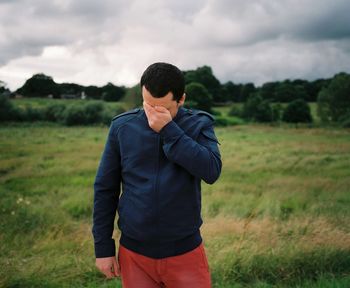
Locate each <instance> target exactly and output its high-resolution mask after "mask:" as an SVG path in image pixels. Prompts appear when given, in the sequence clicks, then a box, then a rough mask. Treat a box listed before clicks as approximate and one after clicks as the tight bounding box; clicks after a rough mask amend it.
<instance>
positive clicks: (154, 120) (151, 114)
mask: <svg viewBox="0 0 350 288" xmlns="http://www.w3.org/2000/svg"><path fill="white" fill-rule="evenodd" d="M143 108H144V109H145V113H146V116H147V119H148V125H149V126H150V127H151V128H152V129H153V130H154V131H155V132H157V133H159V131H160V130H161V129H162V128H163V127H164V126H165V125H166V124H168V123H169V122H170V121H171V120H172V117H171V114H170V112H169V111H168V109H166V108H164V107H162V106H154V107H152V106H151V105H149V104H148V103H146V102H145V101H143Z"/></svg>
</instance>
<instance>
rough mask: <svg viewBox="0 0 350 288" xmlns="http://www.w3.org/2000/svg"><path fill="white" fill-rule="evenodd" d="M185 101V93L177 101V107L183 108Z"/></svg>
mask: <svg viewBox="0 0 350 288" xmlns="http://www.w3.org/2000/svg"><path fill="white" fill-rule="evenodd" d="M185 100H186V93H184V94H183V95H182V96H181V98H180V99H179V102H178V103H179V106H183V105H184V103H185Z"/></svg>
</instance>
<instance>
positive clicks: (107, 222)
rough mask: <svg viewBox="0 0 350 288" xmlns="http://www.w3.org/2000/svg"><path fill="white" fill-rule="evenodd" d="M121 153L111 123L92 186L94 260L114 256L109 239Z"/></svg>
mask: <svg viewBox="0 0 350 288" xmlns="http://www.w3.org/2000/svg"><path fill="white" fill-rule="evenodd" d="M120 175H121V170H120V153H119V145H118V140H117V135H116V133H115V128H114V126H113V122H112V124H111V125H110V129H109V133H108V137H107V141H106V144H105V148H104V151H103V154H102V157H101V160H100V165H99V167H98V170H97V174H96V178H95V182H94V203H93V204H94V206H93V227H92V234H93V236H94V244H95V255H96V258H101V257H110V256H114V255H115V242H114V239H113V238H112V235H113V230H114V220H115V215H116V209H117V206H118V200H119V194H120V180H121V176H120Z"/></svg>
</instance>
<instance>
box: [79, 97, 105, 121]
mask: <svg viewBox="0 0 350 288" xmlns="http://www.w3.org/2000/svg"><path fill="white" fill-rule="evenodd" d="M83 108H84V114H85V124H92V123H101V122H102V111H103V108H104V106H103V104H102V103H101V102H91V103H86V104H85V105H84V106H83Z"/></svg>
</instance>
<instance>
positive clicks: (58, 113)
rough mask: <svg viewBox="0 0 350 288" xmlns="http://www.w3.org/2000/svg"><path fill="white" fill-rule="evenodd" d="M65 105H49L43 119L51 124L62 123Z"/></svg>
mask: <svg viewBox="0 0 350 288" xmlns="http://www.w3.org/2000/svg"><path fill="white" fill-rule="evenodd" d="M65 110H66V105H64V104H62V103H54V104H50V105H49V106H47V107H46V111H45V118H46V120H48V121H52V122H63V121H64V111H65Z"/></svg>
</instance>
